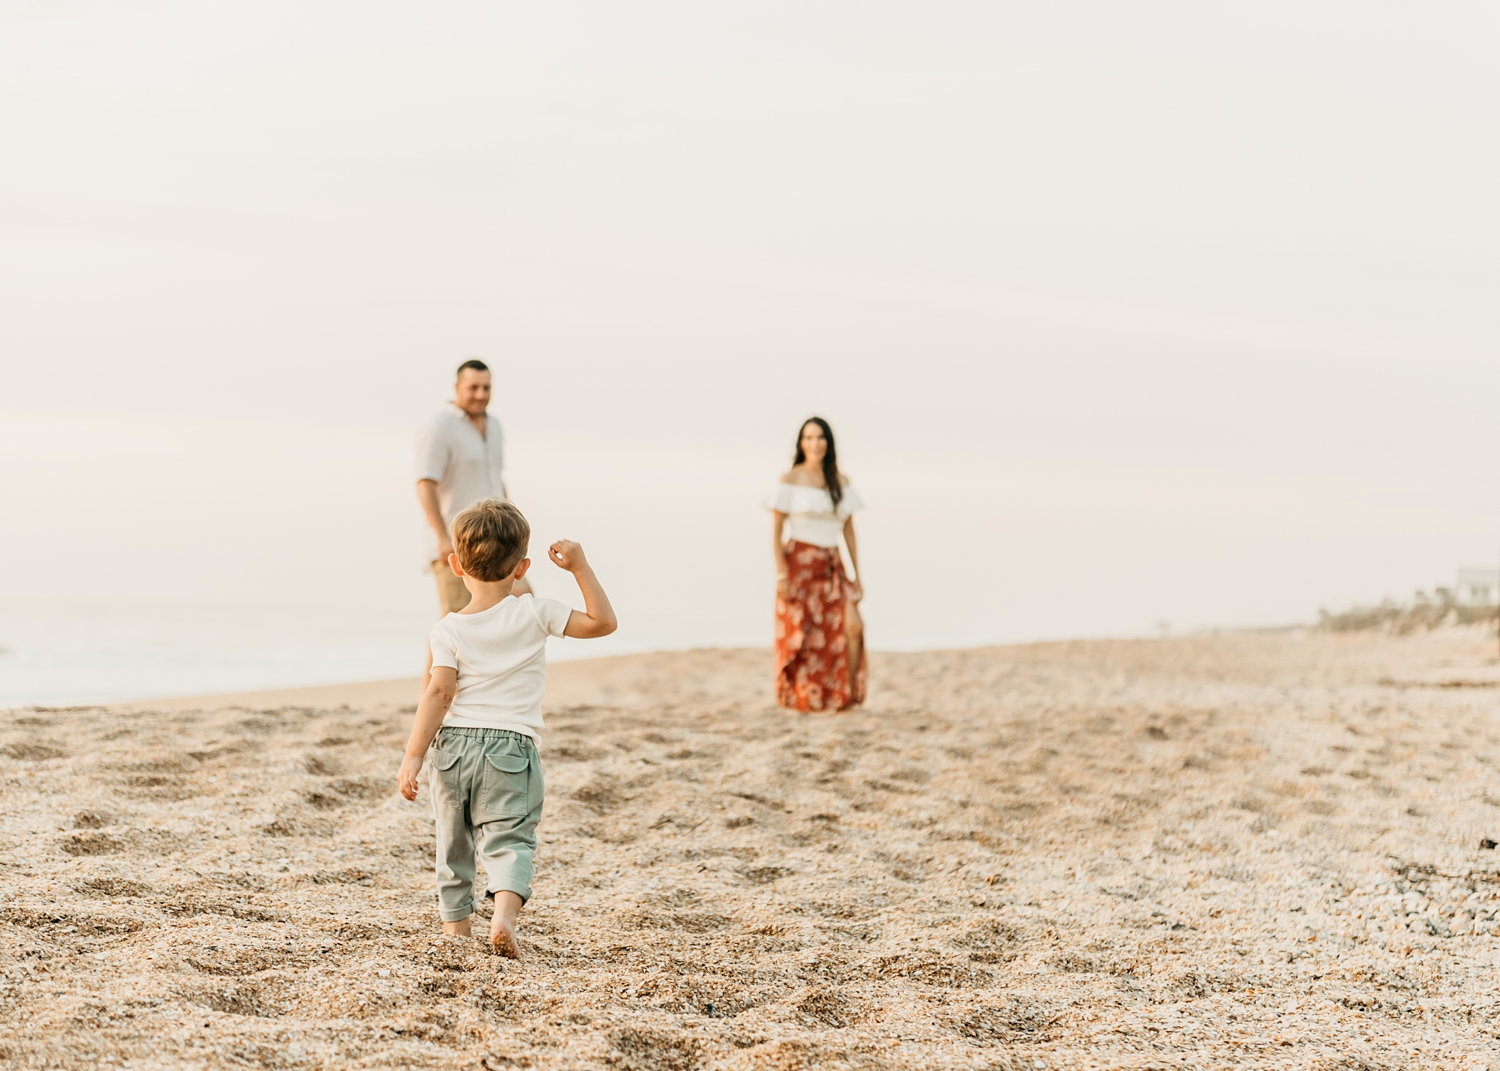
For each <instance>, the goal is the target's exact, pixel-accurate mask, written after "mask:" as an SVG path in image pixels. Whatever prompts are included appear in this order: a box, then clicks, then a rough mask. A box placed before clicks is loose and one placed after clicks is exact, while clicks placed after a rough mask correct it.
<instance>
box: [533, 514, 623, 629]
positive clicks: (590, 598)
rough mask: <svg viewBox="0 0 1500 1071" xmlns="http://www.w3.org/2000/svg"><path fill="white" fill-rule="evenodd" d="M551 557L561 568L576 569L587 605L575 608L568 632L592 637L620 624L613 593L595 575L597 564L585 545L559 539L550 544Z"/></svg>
mask: <svg viewBox="0 0 1500 1071" xmlns="http://www.w3.org/2000/svg"><path fill="white" fill-rule="evenodd" d="M547 557H549V558H551V559H552V564H554V565H556V566H557V567H558V568H559V569H566V570H567V571H568V572H570V573H572V574H573V579H574V580H576V581H577V582H578V590H579V591H581V592H582V593H583V606H584V609H583V611H582V612H581V613H580V612H579V611H577V610H574V611H573V614H572V616H570V617H569V618H568V626H567V628H565V629H563V635H564V636H572V637H574V638H575V639H580V640H592V639H597V638H598V637H600V636H608V635H609V634H610V633H611V632H613V631H614V630H615V629H616V628H617V627H619V622H618V621H616V620H615V609H614V607H613V606H611V605H610V604H609V596H608V595H606V594H604V586H603V585H602V584H600V583H599V578H598V577H597V576H595V575H594V569H593V566H591V565H589V563H588V559H587V558H585V557H584V556H583V548H582V547H580V546H579V545H578V544H577V543H574V542H573V541H572V540H571V539H559V540H558V541H557V542H556V543H553V544H552V546H550V547H548V548H547Z"/></svg>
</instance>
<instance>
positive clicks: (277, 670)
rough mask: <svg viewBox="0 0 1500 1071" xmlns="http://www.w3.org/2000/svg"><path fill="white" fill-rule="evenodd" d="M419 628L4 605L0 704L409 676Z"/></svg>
mask: <svg viewBox="0 0 1500 1071" xmlns="http://www.w3.org/2000/svg"><path fill="white" fill-rule="evenodd" d="M423 636H424V633H423V631H422V629H421V622H420V621H414V620H412V618H411V615H410V614H403V613H399V612H387V613H380V612H378V611H377V612H365V613H350V612H348V611H347V610H343V609H340V610H323V611H319V610H316V609H306V608H303V609H298V610H295V611H291V612H288V611H286V610H284V609H279V608H268V607H244V606H240V607H198V608H194V609H192V610H186V609H170V608H159V607H158V608H151V607H140V606H133V607H130V608H129V610H128V612H126V611H125V610H123V609H122V610H117V611H115V612H113V613H112V612H110V611H109V610H101V611H99V612H91V613H80V612H79V611H78V609H77V608H69V607H60V608H56V609H36V608H30V609H27V608H22V609H20V610H16V609H7V611H6V612H4V613H3V614H0V648H3V651H0V708H7V707H18V706H33V705H39V706H71V705H79V704H92V703H108V702H120V701H124V700H131V699H149V698H160V697H165V696H172V695H198V694H204V693H210V692H224V691H239V690H251V689H263V688H276V687H283V686H285V687H295V686H299V685H310V684H327V683H334V682H339V681H353V680H376V679H381V678H389V677H401V676H412V675H415V674H417V673H418V672H420V670H421V667H422V646H421V645H422V642H423Z"/></svg>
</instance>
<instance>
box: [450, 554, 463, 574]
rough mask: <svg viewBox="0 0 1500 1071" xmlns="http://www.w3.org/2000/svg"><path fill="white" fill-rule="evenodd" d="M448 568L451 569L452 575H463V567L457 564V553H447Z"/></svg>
mask: <svg viewBox="0 0 1500 1071" xmlns="http://www.w3.org/2000/svg"><path fill="white" fill-rule="evenodd" d="M448 568H449V569H452V570H453V575H454V576H463V575H464V567H463V566H462V565H459V564H458V555H457V554H452V553H450V554H449V555H448Z"/></svg>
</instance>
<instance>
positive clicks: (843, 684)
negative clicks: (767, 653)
mask: <svg viewBox="0 0 1500 1071" xmlns="http://www.w3.org/2000/svg"><path fill="white" fill-rule="evenodd" d="M786 565H787V584H788V586H789V588H790V589H791V598H790V599H783V598H781V597H780V596H779V595H778V596H777V598H776V702H778V703H780V704H781V705H782V706H784V707H791V708H792V709H793V710H830V709H832V710H843V709H844V708H845V707H852V706H855V705H857V704H859V703H863V702H864V701H865V683H866V679H867V677H868V670H867V662H868V659H867V658H866V656H865V651H864V647H863V645H861V647H860V652H859V666H858V667H857V668H856V669H855V671H854V673H853V674H852V677H853V679H852V680H851V679H850V677H851V674H850V672H849V641H848V639H847V638H846V637H845V635H844V607H845V606H846V605H848V603H849V600H850V595H849V580H848V578H847V577H845V576H844V562H843V559H842V558H840V556H839V550H838V548H837V547H815V546H813V545H812V544H811V543H796V542H793V543H788V544H787V547H786Z"/></svg>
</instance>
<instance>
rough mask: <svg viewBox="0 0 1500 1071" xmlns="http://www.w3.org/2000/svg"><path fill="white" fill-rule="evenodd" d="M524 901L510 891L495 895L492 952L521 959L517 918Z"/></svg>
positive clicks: (491, 929)
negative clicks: (517, 939) (517, 942)
mask: <svg viewBox="0 0 1500 1071" xmlns="http://www.w3.org/2000/svg"><path fill="white" fill-rule="evenodd" d="M521 904H522V900H521V898H520V897H519V896H517V895H516V894H515V893H513V892H511V891H510V890H508V889H502V890H501V891H499V892H497V893H495V917H494V918H493V919H491V920H490V951H491V952H493V953H495V955H497V956H505V957H506V958H507V959H520V958H521V949H520V946H518V945H517V944H516V916H517V915H519V914H520V913H521Z"/></svg>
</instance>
